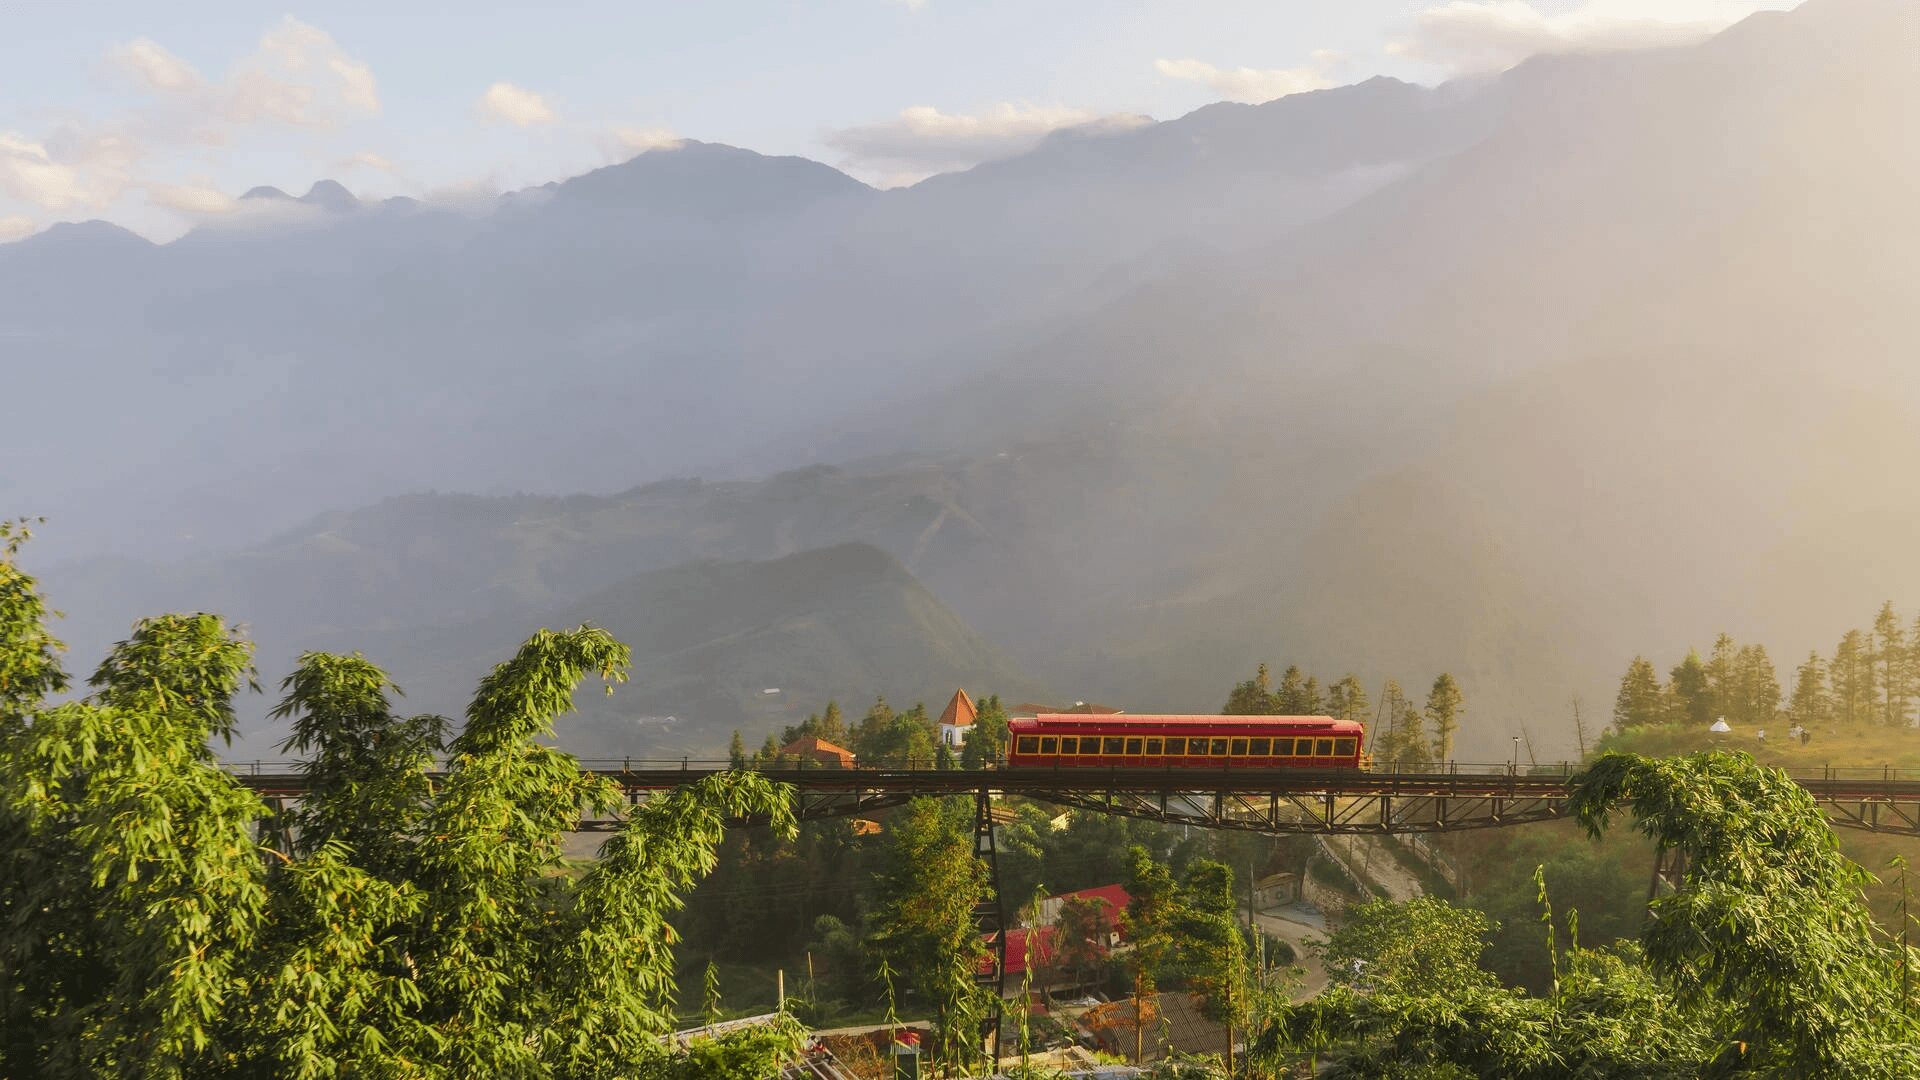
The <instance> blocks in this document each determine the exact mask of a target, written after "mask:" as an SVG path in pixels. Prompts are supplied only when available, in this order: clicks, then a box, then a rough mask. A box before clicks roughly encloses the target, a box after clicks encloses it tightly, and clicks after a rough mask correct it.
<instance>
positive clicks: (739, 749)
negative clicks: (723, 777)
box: [727, 728, 747, 769]
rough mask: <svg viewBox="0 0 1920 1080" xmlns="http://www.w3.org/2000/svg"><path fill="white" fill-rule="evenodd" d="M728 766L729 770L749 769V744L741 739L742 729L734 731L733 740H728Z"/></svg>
mask: <svg viewBox="0 0 1920 1080" xmlns="http://www.w3.org/2000/svg"><path fill="white" fill-rule="evenodd" d="M727 765H728V767H729V768H734V769H744V768H746V767H747V742H746V740H745V739H742V738H741V737H740V729H739V728H734V729H733V738H731V739H728V740H727Z"/></svg>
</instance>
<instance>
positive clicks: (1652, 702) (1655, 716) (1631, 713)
mask: <svg viewBox="0 0 1920 1080" xmlns="http://www.w3.org/2000/svg"><path fill="white" fill-rule="evenodd" d="M1667 719H1668V717H1667V713H1666V702H1665V700H1664V699H1663V695H1662V694H1661V692H1660V675H1659V673H1657V672H1655V671H1654V670H1653V662H1652V661H1651V660H1648V659H1647V658H1646V657H1644V656H1636V657H1634V658H1633V659H1632V660H1631V661H1630V662H1628V664H1627V673H1626V674H1625V675H1623V676H1621V677H1620V693H1619V694H1618V695H1616V696H1615V697H1614V699H1613V726H1614V728H1615V730H1618V731H1625V730H1626V729H1628V728H1635V727H1646V726H1649V725H1652V724H1659V723H1664V722H1665V721H1666V720H1667Z"/></svg>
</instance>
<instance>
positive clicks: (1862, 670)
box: [1827, 630, 1875, 724]
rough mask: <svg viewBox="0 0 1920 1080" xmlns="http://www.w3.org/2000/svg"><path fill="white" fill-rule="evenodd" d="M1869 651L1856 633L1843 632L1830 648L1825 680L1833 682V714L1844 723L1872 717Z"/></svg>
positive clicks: (1857, 632) (1858, 633)
mask: <svg viewBox="0 0 1920 1080" xmlns="http://www.w3.org/2000/svg"><path fill="white" fill-rule="evenodd" d="M1872 651H1873V650H1872V646H1871V645H1870V644H1869V643H1868V640H1867V636H1866V635H1865V634H1863V633H1861V632H1860V631H1858V630H1849V631H1847V632H1846V634H1844V635H1842V636H1841V638H1840V644H1838V645H1836V646H1834V650H1833V663H1831V664H1829V665H1828V666H1827V677H1828V678H1829V679H1831V680H1832V682H1833V705H1834V711H1835V712H1836V713H1837V714H1838V715H1839V718H1840V719H1841V720H1843V721H1845V722H1846V723H1849V724H1858V723H1861V722H1862V721H1865V720H1869V719H1871V718H1872V717H1873V715H1874V712H1875V709H1874V704H1875V702H1874V685H1875V680H1874V677H1873V663H1872V660H1871V653H1872Z"/></svg>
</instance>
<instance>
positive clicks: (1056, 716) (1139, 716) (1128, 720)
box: [1012, 713, 1361, 731]
mask: <svg viewBox="0 0 1920 1080" xmlns="http://www.w3.org/2000/svg"><path fill="white" fill-rule="evenodd" d="M1012 724H1013V726H1016V727H1026V726H1032V727H1036V728H1039V727H1046V728H1129V727H1195V728H1198V727H1209V728H1214V727H1223V726H1228V727H1266V726H1273V727H1277V728H1290V729H1296V730H1297V729H1301V728H1307V729H1312V730H1317V731H1360V730H1361V725H1360V723H1359V722H1357V721H1354V720H1339V719H1335V718H1334V717H1331V716H1220V715H1214V714H1207V713H1119V714H1116V715H1112V716H1089V715H1087V714H1086V713H1041V714H1040V715H1039V716H1036V717H1033V718H1032V719H1023V720H1014V721H1012Z"/></svg>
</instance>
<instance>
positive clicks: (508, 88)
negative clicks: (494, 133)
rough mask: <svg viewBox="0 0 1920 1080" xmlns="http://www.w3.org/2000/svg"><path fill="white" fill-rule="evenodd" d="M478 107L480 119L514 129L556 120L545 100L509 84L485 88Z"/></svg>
mask: <svg viewBox="0 0 1920 1080" xmlns="http://www.w3.org/2000/svg"><path fill="white" fill-rule="evenodd" d="M478 107H479V110H480V116H481V118H482V119H486V120H498V121H501V122H503V123H508V124H512V125H514V126H515V127H530V126H532V125H534V124H551V123H553V122H554V120H555V119H557V117H555V116H554V112H553V108H552V107H551V106H549V105H548V104H547V99H546V98H543V97H541V96H540V95H539V94H536V93H534V92H533V91H531V90H529V89H527V88H526V87H524V86H515V85H513V84H512V83H509V82H497V83H494V84H493V85H492V86H489V87H487V92H486V93H484V94H482V95H480V102H479V106H478Z"/></svg>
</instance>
